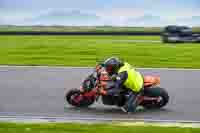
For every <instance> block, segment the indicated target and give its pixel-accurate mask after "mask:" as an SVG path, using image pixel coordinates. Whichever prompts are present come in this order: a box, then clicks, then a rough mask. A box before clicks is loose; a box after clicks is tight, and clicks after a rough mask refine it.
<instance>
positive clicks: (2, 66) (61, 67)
mask: <svg viewBox="0 0 200 133" xmlns="http://www.w3.org/2000/svg"><path fill="white" fill-rule="evenodd" d="M0 68H48V69H93V68H94V67H73V66H66V67H65V66H12V65H0ZM137 69H139V70H174V71H200V68H199V69H193V68H137Z"/></svg>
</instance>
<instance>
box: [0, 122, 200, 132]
mask: <svg viewBox="0 0 200 133" xmlns="http://www.w3.org/2000/svg"><path fill="white" fill-rule="evenodd" d="M0 132H2V133H112V132H117V133H130V132H135V133H157V132H159V133H199V132H200V128H178V127H156V126H145V127H144V126H116V125H112V124H75V123H74V124H72V123H49V124H46V123H45V124H44V123H43V124H22V123H0Z"/></svg>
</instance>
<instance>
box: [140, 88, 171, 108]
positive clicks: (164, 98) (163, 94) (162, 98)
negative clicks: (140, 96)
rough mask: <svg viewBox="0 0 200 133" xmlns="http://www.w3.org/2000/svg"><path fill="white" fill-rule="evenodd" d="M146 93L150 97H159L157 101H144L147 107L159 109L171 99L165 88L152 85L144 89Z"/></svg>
mask: <svg viewBox="0 0 200 133" xmlns="http://www.w3.org/2000/svg"><path fill="white" fill-rule="evenodd" d="M144 95H145V96H148V97H157V98H158V100H157V101H156V102H155V101H154V102H153V101H152V102H144V103H143V105H142V106H143V107H145V108H147V109H159V108H162V107H164V106H165V105H166V104H167V103H168V101H169V95H168V93H167V91H166V90H165V89H164V88H160V87H152V88H147V89H145V91H144Z"/></svg>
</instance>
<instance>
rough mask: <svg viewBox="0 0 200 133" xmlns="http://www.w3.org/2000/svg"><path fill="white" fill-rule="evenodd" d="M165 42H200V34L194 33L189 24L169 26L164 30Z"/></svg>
mask: <svg viewBox="0 0 200 133" xmlns="http://www.w3.org/2000/svg"><path fill="white" fill-rule="evenodd" d="M162 41H163V42H164V43H177V42H200V34H194V33H193V32H192V29H191V28H189V27H187V26H173V25H171V26H167V27H165V28H164V30H163V32H162Z"/></svg>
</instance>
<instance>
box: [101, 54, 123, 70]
mask: <svg viewBox="0 0 200 133" xmlns="http://www.w3.org/2000/svg"><path fill="white" fill-rule="evenodd" d="M103 64H104V67H105V69H106V71H107V72H108V73H109V74H113V73H117V71H118V70H119V68H120V67H121V66H123V62H122V61H121V60H120V59H118V58H116V57H111V58H108V59H106V60H105V61H104V63H103Z"/></svg>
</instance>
